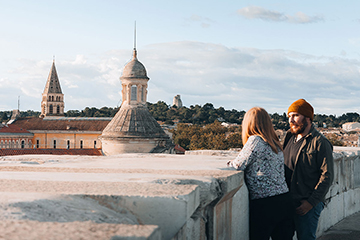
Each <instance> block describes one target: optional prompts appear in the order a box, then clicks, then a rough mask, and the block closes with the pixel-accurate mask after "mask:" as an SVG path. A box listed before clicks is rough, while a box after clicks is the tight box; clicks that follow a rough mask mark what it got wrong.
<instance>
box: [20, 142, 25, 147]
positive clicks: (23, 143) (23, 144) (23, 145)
mask: <svg viewBox="0 0 360 240" xmlns="http://www.w3.org/2000/svg"><path fill="white" fill-rule="evenodd" d="M21 148H25V141H24V140H21Z"/></svg>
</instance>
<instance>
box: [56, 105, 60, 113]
mask: <svg viewBox="0 0 360 240" xmlns="http://www.w3.org/2000/svg"><path fill="white" fill-rule="evenodd" d="M56 113H60V106H59V105H58V106H57V107H56Z"/></svg>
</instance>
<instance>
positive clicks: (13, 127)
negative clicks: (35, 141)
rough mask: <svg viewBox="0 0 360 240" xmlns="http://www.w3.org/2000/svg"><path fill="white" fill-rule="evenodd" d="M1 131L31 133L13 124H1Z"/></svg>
mask: <svg viewBox="0 0 360 240" xmlns="http://www.w3.org/2000/svg"><path fill="white" fill-rule="evenodd" d="M0 133H30V132H29V131H27V130H26V129H23V128H21V127H20V126H16V125H13V124H9V125H2V124H0Z"/></svg>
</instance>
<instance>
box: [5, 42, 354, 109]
mask: <svg viewBox="0 0 360 240" xmlns="http://www.w3.org/2000/svg"><path fill="white" fill-rule="evenodd" d="M131 54H132V50H131V49H129V50H116V51H115V50H114V51H109V52H106V53H104V54H102V55H97V56H86V61H77V60H75V61H61V60H57V62H56V67H57V71H58V75H59V78H60V83H61V86H62V90H63V93H64V94H65V106H66V110H70V109H78V110H82V109H83V108H85V107H87V106H89V107H92V106H95V107H103V106H109V107H114V106H117V105H118V104H119V103H120V100H121V95H120V92H121V84H120V80H119V77H120V75H121V70H122V68H123V66H124V64H125V63H126V62H128V61H129V60H130V59H131ZM74 59H79V58H77V57H75V56H74ZM138 59H139V61H140V62H142V63H143V64H144V66H145V68H146V69H147V73H148V77H149V78H150V80H149V82H148V86H149V87H148V101H149V102H157V101H159V100H162V101H165V102H167V103H168V104H171V103H172V99H173V97H174V96H175V95H177V94H180V95H181V98H182V101H183V103H184V105H185V106H187V107H189V106H190V105H195V104H200V105H203V104H205V103H213V104H214V106H215V107H220V106H223V107H224V108H225V109H237V110H247V109H249V108H251V107H253V106H260V107H264V108H265V109H266V110H268V111H269V112H270V113H272V112H279V113H282V112H284V111H286V109H287V108H288V106H289V104H291V103H292V102H293V101H295V100H297V99H299V98H305V99H307V100H308V101H309V102H310V103H312V104H313V105H314V108H315V111H316V112H319V113H326V114H341V113H343V112H348V111H358V112H360V107H359V105H358V102H360V83H359V81H358V79H359V78H360V68H359V66H360V63H359V61H357V60H354V59H348V58H345V57H342V58H338V57H323V56H322V57H318V56H314V55H309V54H302V53H298V52H293V51H285V50H260V49H253V48H228V47H225V46H223V45H219V44H210V43H202V42H189V41H185V42H170V43H163V44H153V45H148V46H145V47H142V48H141V49H138ZM74 62H77V64H73V63H74ZM18 65H19V67H17V68H16V69H14V70H12V71H10V72H11V73H10V74H9V75H8V76H4V77H3V78H1V79H0V86H1V89H2V90H3V92H2V94H1V95H0V102H1V103H2V104H3V105H2V106H1V107H2V108H5V107H4V103H7V105H5V106H7V107H8V108H5V109H2V110H11V109H13V108H15V107H16V106H17V96H19V95H21V101H22V105H21V106H22V109H23V110H25V109H34V110H39V109H40V102H41V93H42V91H43V89H44V86H45V82H46V79H47V76H48V74H49V71H50V67H51V61H50V62H43V61H41V62H37V61H32V60H21V61H19V63H18ZM5 89H6V91H5Z"/></svg>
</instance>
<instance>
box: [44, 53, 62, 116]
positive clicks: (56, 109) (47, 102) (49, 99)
mask: <svg viewBox="0 0 360 240" xmlns="http://www.w3.org/2000/svg"><path fill="white" fill-rule="evenodd" d="M50 116H64V94H63V93H62V91H61V87H60V81H59V77H58V75H57V72H56V68H55V60H53V63H52V66H51V69H50V73H49V76H48V79H47V81H46V85H45V89H44V92H43V94H42V100H41V115H40V117H42V118H43V117H50Z"/></svg>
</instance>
